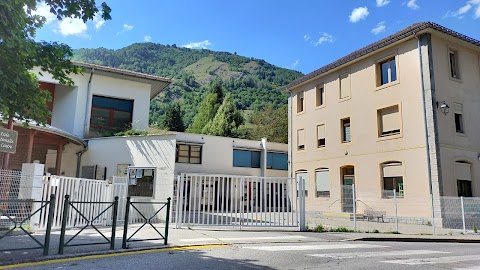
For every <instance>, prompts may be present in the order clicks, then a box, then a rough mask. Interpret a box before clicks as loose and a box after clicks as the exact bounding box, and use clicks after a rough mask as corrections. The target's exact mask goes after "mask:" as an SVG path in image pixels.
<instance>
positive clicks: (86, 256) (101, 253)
mask: <svg viewBox="0 0 480 270" xmlns="http://www.w3.org/2000/svg"><path fill="white" fill-rule="evenodd" d="M222 246H230V244H225V243H222V244H203V245H200V244H195V245H174V246H168V245H167V246H163V247H140V248H131V249H118V250H104V251H94V252H83V253H74V254H64V255H51V256H45V257H39V258H35V259H30V260H28V259H27V260H23V261H18V262H14V263H11V264H3V265H2V264H0V270H3V269H12V268H16V267H26V266H31V265H29V264H36V263H42V262H45V263H44V264H47V262H49V261H51V262H50V263H51V264H53V263H61V262H62V261H63V260H69V259H76V260H88V259H90V258H92V259H93V258H95V257H98V256H106V257H110V256H112V257H113V256H121V255H123V254H126V253H138V252H145V253H150V252H151V253H153V252H162V251H170V250H172V251H175V250H177V251H181V250H189V249H196V248H208V247H222ZM55 261H58V262H55Z"/></svg>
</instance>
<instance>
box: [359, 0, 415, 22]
mask: <svg viewBox="0 0 480 270" xmlns="http://www.w3.org/2000/svg"><path fill="white" fill-rule="evenodd" d="M410 1H412V0H410ZM368 14H370V12H369V11H368V8H367V7H358V8H356V9H354V10H353V11H352V14H350V22H352V23H356V22H358V21H360V20H365V18H367V16H368Z"/></svg>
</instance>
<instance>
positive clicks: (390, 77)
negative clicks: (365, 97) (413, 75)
mask: <svg viewBox="0 0 480 270" xmlns="http://www.w3.org/2000/svg"><path fill="white" fill-rule="evenodd" d="M377 78H378V79H377V86H382V85H385V84H388V83H391V82H395V81H396V80H397V64H396V60H395V57H391V58H388V59H387V60H384V61H381V62H379V63H378V64H377Z"/></svg>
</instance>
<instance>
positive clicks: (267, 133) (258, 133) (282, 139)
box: [250, 105, 288, 143]
mask: <svg viewBox="0 0 480 270" xmlns="http://www.w3.org/2000/svg"><path fill="white" fill-rule="evenodd" d="M250 122H251V123H252V124H253V125H255V128H254V129H253V131H252V133H253V134H252V137H253V139H255V140H258V139H260V138H263V137H266V138H267V139H268V140H269V141H272V142H278V143H288V105H283V106H281V107H280V108H278V109H274V108H273V105H268V106H265V108H264V109H263V111H255V112H254V113H253V114H252V116H251V117H250Z"/></svg>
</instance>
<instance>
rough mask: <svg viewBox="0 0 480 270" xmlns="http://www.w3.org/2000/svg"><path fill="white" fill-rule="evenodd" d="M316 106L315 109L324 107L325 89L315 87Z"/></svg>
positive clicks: (319, 86)
mask: <svg viewBox="0 0 480 270" xmlns="http://www.w3.org/2000/svg"><path fill="white" fill-rule="evenodd" d="M316 105H317V107H319V106H323V105H325V87H324V86H323V84H322V85H317V89H316Z"/></svg>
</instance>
